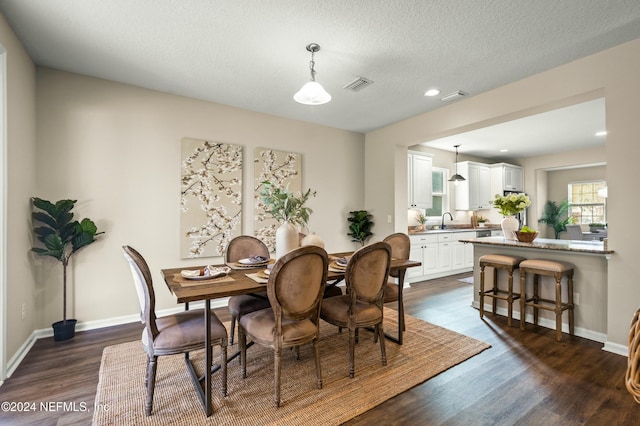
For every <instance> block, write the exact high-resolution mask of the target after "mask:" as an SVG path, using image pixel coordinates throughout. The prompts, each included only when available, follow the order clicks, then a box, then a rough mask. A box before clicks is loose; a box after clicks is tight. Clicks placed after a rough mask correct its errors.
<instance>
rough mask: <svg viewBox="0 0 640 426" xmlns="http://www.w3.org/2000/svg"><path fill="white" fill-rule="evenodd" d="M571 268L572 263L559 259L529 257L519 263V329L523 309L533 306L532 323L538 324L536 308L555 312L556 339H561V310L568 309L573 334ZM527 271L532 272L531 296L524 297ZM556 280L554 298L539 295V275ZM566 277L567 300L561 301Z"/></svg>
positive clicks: (570, 329)
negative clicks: (563, 278) (563, 280)
mask: <svg viewBox="0 0 640 426" xmlns="http://www.w3.org/2000/svg"><path fill="white" fill-rule="evenodd" d="M573 269H574V265H573V264H572V263H569V262H562V261H559V260H544V259H529V260H525V261H523V262H522V263H520V292H521V296H522V297H521V298H520V330H524V322H525V309H526V307H527V306H532V307H533V323H534V324H535V325H538V309H546V310H548V311H553V312H555V314H556V341H558V342H560V341H562V312H564V311H569V334H571V335H573ZM527 273H529V274H533V297H530V298H527V297H526V287H525V285H526V279H527ZM541 275H545V276H550V277H553V278H554V279H555V281H556V288H555V294H556V296H555V300H550V299H544V298H542V297H540V279H539V278H540V276H541ZM565 276H566V277H567V302H566V303H563V302H562V297H561V296H562V277H565Z"/></svg>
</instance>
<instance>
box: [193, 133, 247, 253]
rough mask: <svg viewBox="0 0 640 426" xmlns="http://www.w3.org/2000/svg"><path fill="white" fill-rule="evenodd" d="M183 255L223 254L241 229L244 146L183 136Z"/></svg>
mask: <svg viewBox="0 0 640 426" xmlns="http://www.w3.org/2000/svg"><path fill="white" fill-rule="evenodd" d="M181 148H182V149H181V158H182V183H181V197H180V207H181V215H180V235H181V238H180V255H181V256H182V258H183V259H185V258H195V257H212V256H221V255H222V254H223V253H224V249H225V247H226V246H227V243H228V242H229V241H230V240H231V239H232V238H233V237H235V236H238V235H240V233H241V231H242V222H241V219H242V146H240V145H231V144H227V143H222V142H213V141H205V140H198V139H189V138H183V139H182V147H181Z"/></svg>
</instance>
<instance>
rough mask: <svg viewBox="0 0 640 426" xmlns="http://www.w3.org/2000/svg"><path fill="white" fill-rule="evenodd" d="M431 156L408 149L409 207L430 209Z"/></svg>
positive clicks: (431, 202) (431, 201)
mask: <svg viewBox="0 0 640 426" xmlns="http://www.w3.org/2000/svg"><path fill="white" fill-rule="evenodd" d="M431 168H432V159H431V156H429V155H428V154H424V153H419V152H413V151H410V152H409V155H408V165H407V170H408V171H409V177H408V182H409V189H408V197H409V208H420V209H430V208H431V206H432V204H433V200H432V197H431Z"/></svg>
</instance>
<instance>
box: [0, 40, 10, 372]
mask: <svg viewBox="0 0 640 426" xmlns="http://www.w3.org/2000/svg"><path fill="white" fill-rule="evenodd" d="M7 163H8V160H7V50H6V49H5V48H4V46H3V45H2V44H0V170H2V172H0V235H2V238H0V384H2V383H3V382H4V380H5V379H6V378H7V229H8V228H7V191H8V188H7V185H8V182H7V180H8V174H7Z"/></svg>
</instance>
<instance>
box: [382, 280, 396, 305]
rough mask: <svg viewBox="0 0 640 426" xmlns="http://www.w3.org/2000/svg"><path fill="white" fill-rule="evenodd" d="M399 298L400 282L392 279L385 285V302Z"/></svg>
mask: <svg viewBox="0 0 640 426" xmlns="http://www.w3.org/2000/svg"><path fill="white" fill-rule="evenodd" d="M396 300H398V284H397V283H396V281H395V280H390V281H388V282H387V283H386V284H385V285H384V303H387V302H395V301H396Z"/></svg>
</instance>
